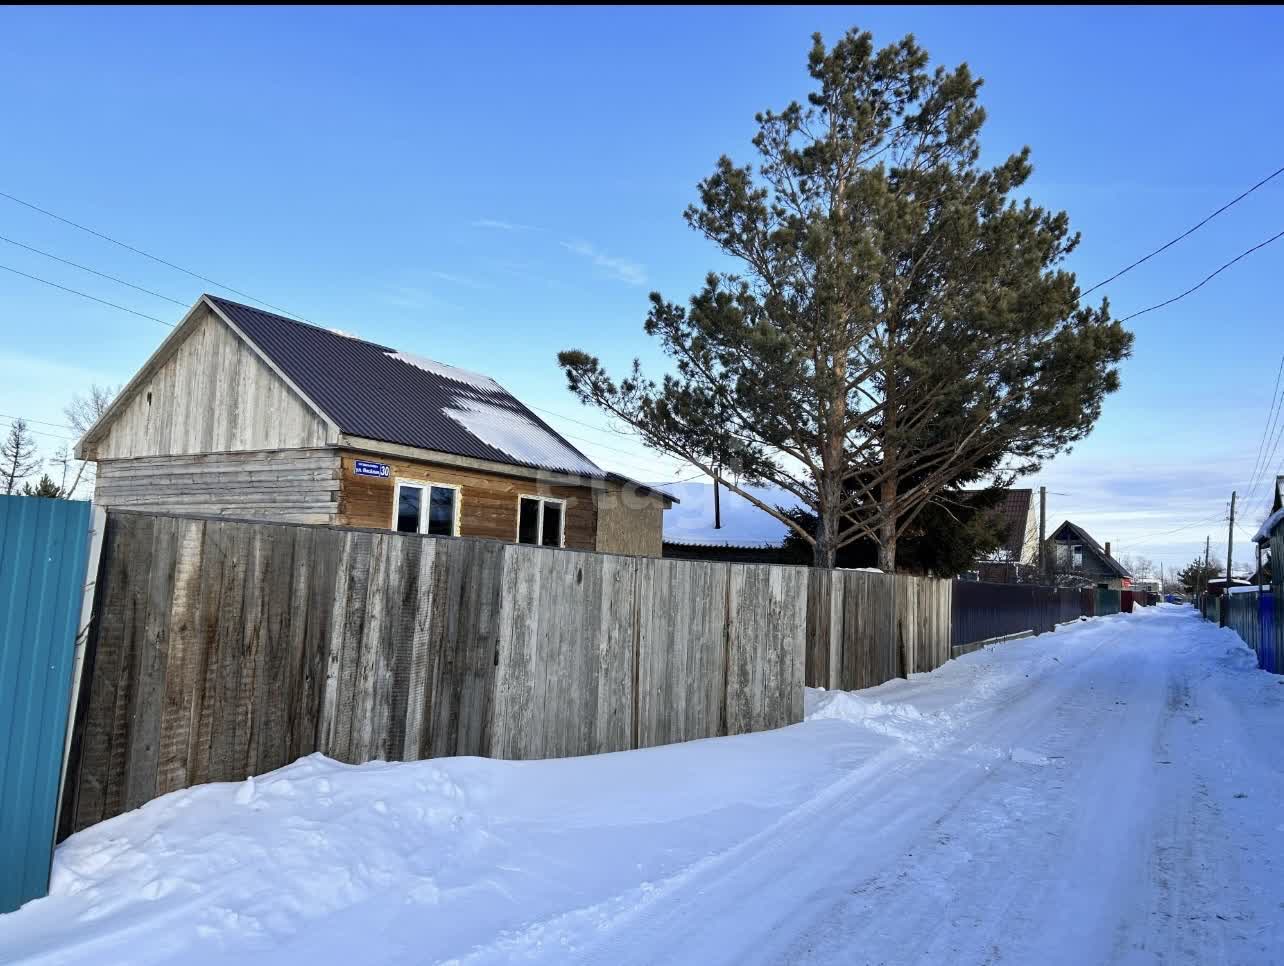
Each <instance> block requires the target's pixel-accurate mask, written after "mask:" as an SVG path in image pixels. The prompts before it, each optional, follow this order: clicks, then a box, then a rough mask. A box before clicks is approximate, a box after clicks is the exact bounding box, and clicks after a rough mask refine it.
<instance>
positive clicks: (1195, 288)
mask: <svg viewBox="0 0 1284 966" xmlns="http://www.w3.org/2000/svg"><path fill="white" fill-rule="evenodd" d="M1280 238H1284V231H1282V232H1280V233H1279V234H1277V235H1272V236H1271V237H1270V238H1268V239H1266V241H1264V242H1260V243H1259V244H1256V245H1254V246H1253V247H1252V248H1250V249H1249V250H1248V251H1246V252H1240V254H1238V255H1236V256H1235V257H1234V258H1232V259H1231V260H1230V261H1229V262H1227V263H1226V264H1225V265H1223V266H1222V267H1221V268H1219V269H1217V271H1215V272H1213V273H1212V274H1211V275H1209V276H1208V277H1207V278H1205V279H1204V280H1203V281H1201V282H1200V283H1199V284H1198V285H1193V286H1191V287H1190V288H1188V289H1186V291H1184V292H1182V293H1181V294H1180V295H1174V296H1173V297H1172V298H1170V299H1168V300H1167V301H1166V302H1160V303H1159V304H1158V305H1152V306H1150V307H1149V308H1146V309H1142V310H1141V311H1140V312H1134V313H1132V315H1128V316H1125V317H1124V318H1122V319H1119V320H1118V321H1119V322H1121V323H1123V322H1128V321H1130V320H1132V319H1135V318H1137V316H1139V315H1145V314H1146V313H1147V312H1153V311H1155V310H1156V309H1162V308H1163V307H1164V306H1167V305H1172V304H1173V303H1174V302H1179V301H1181V300H1182V299H1184V298H1185V297H1186V296H1187V295H1190V294H1191V293H1192V292H1197V291H1199V290H1200V289H1201V288H1203V287H1204V286H1205V285H1207V284H1208V283H1209V282H1211V281H1212V280H1213V279H1215V278H1216V277H1217V276H1218V275H1220V274H1221V273H1222V272H1224V271H1226V269H1228V268H1230V267H1231V266H1232V265H1234V264H1235V263H1236V262H1238V261H1239V260H1240V259H1241V258H1244V257H1246V256H1248V255H1251V254H1253V252H1255V251H1257V250H1258V249H1259V248H1265V247H1266V246H1267V245H1269V244H1270V243H1271V242H1273V241H1277V240H1278V239H1280Z"/></svg>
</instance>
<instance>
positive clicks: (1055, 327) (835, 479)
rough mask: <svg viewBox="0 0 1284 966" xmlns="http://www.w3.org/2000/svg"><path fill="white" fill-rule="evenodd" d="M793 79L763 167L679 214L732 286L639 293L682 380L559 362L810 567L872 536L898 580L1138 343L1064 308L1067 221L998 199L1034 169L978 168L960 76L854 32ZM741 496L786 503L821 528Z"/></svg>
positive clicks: (976, 120)
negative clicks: (930, 521)
mask: <svg viewBox="0 0 1284 966" xmlns="http://www.w3.org/2000/svg"><path fill="white" fill-rule="evenodd" d="M808 67H809V71H810V74H811V77H812V80H813V81H814V89H813V90H812V92H811V93H810V94H809V95H808V97H807V100H806V103H805V104H799V103H797V102H794V103H791V104H789V106H787V107H786V108H785V109H784V110H783V111H781V112H779V113H776V112H773V111H765V112H763V113H762V114H759V115H758V118H757V122H758V133H757V135H756V136H755V138H754V141H753V143H754V147H755V148H756V149H757V151H758V154H759V163H758V165H757V168H756V169H755V168H754V167H752V166H743V167H741V166H737V165H735V164H734V163H733V162H732V161H731V160H730V159H729V158H727V157H723V158H722V159H721V160H719V162H718V164H717V168H716V169H715V171H714V173H713V174H712V175H710V176H709V177H708V178H706V179H705V180H704V181H703V182H701V184H700V189H699V190H700V200H699V204H698V205H693V206H691V207H689V208H688V209H687V211H686V220H687V222H688V223H689V224H690V225H691V227H693V228H694V229H695V230H696V231H698V232H700V233H701V234H703V235H704V236H705V237H706V238H708V239H709V240H710V241H712V242H713V243H714V245H715V246H717V247H718V248H719V249H720V250H721V252H722V253H723V254H724V255H726V256H728V257H729V258H730V259H731V260H732V261H734V262H736V263H738V265H739V266H740V268H741V271H740V272H739V273H738V274H735V273H725V274H710V275H709V276H708V278H707V279H706V281H705V285H704V288H703V289H702V290H701V291H700V292H698V293H697V294H695V295H694V296H692V297H691V299H690V302H689V305H687V306H685V307H684V306H682V305H680V304H676V303H673V302H669V301H666V300H665V299H664V298H662V297H661V295H660V294H659V293H658V292H657V293H652V295H651V309H650V313H649V315H648V317H647V319H646V323H645V326H644V329H645V331H646V333H647V334H648V335H650V336H653V337H658V338H659V339H660V341H661V344H662V347H663V349H664V351H665V352H666V353H667V354H668V355H669V356H670V357H671V358H672V359H673V360H674V363H675V368H676V373H675V374H671V375H666V376H665V377H664V379H663V380H662V381H661V382H659V383H657V382H655V381H653V380H651V379H648V378H646V377H645V376H644V374H643V372H642V370H641V366H640V364H639V363H638V362H637V361H636V360H635V361H634V363H633V368H632V371H631V372H630V373H629V374H628V375H627V376H626V377H625V378H624V379H622V380H620V381H618V382H617V381H615V380H614V379H612V378H611V377H610V376H609V375H608V374H607V372H606V371H605V370H604V369H603V367H602V365H601V364H600V362H599V360H598V359H597V358H595V357H594V356H592V355H590V354H588V353H586V352H583V351H581V350H578V349H568V350H566V351H564V352H562V353H560V354H559V356H558V362H559V364H560V365H561V367H562V369H563V371H564V373H565V374H566V377H567V382H568V386H569V388H570V390H571V392H572V393H574V394H575V395H576V396H577V397H578V398H579V399H580V400H581V401H582V402H584V403H586V404H591V405H595V406H598V407H599V408H601V409H603V410H605V411H606V412H608V413H610V414H611V415H614V416H616V417H618V418H620V419H621V420H623V421H624V422H626V423H628V424H629V425H631V426H632V427H633V428H634V429H635V430H636V431H637V432H638V434H639V436H640V437H641V439H642V440H643V442H644V443H646V444H647V445H648V446H650V447H652V448H654V449H656V450H659V451H661V452H664V453H667V454H669V455H672V456H674V457H677V458H679V459H681V460H684V461H687V462H689V463H691V464H693V465H694V466H696V467H698V468H700V469H701V470H702V471H703V472H705V473H707V474H708V475H710V476H712V477H714V478H715V479H717V480H721V482H722V483H723V484H724V485H726V486H727V487H728V489H731V490H733V491H735V492H737V493H739V494H740V495H741V496H743V497H744V498H745V499H746V500H748V501H749V502H750V503H752V504H754V505H755V506H757V507H758V508H759V509H761V510H763V511H764V512H766V513H769V514H771V515H772V516H774V517H776V518H777V519H779V520H780V521H781V522H783V523H784V524H786V526H788V527H789V528H790V529H791V530H792V531H793V532H794V533H795V534H796V535H797V536H798V538H799V539H800V540H802V541H803V542H804V543H806V544H807V545H809V546H811V547H812V550H813V561H814V563H815V564H816V565H818V566H825V567H831V566H833V565H834V560H835V555H836V554H837V552H838V551H839V550H841V549H842V548H843V547H846V546H849V545H851V544H853V543H856V542H858V541H872V542H873V544H874V545H875V546H876V547H877V550H878V566H879V567H880V568H882V569H883V570H885V571H888V572H891V571H893V570H895V564H896V552H897V544H898V541H899V540H900V538H901V537H902V536H905V535H906V534H908V533H910V532H912V531H913V530H914V528H915V527H916V526H917V525H918V519H919V517H920V515H921V514H923V513H924V512H926V511H927V508H928V507H930V506H932V505H933V504H934V501H935V500H936V497H937V496H938V494H940V493H942V492H943V491H944V490H946V489H947V488H948V487H949V486H950V485H951V482H952V481H953V480H956V479H959V478H961V477H966V476H968V475H969V474H972V473H976V472H977V471H979V470H983V469H986V468H991V469H993V470H994V471H995V472H996V473H997V472H998V471H999V470H1000V468H1001V469H1002V470H1004V471H1005V472H1004V473H1000V474H999V475H1000V476H1003V477H1006V478H1005V479H1001V480H998V482H1008V481H1009V480H1010V478H1011V476H1012V475H1015V474H1020V473H1028V472H1032V471H1033V470H1034V469H1036V468H1037V467H1038V466H1039V465H1040V464H1041V463H1042V462H1043V461H1044V460H1046V459H1047V458H1049V457H1050V456H1052V455H1053V454H1055V453H1057V452H1060V451H1062V450H1065V449H1066V448H1067V447H1069V446H1070V445H1071V444H1072V443H1074V442H1075V441H1077V440H1079V439H1082V438H1083V437H1084V436H1086V435H1087V433H1088V432H1089V431H1090V430H1091V428H1092V426H1093V424H1094V423H1095V422H1096V420H1097V417H1098V416H1099V415H1100V413H1101V404H1102V399H1103V398H1104V396H1105V395H1106V394H1107V393H1110V392H1113V391H1114V390H1115V389H1116V388H1118V385H1119V377H1118V372H1117V364H1118V363H1119V362H1120V360H1122V359H1123V358H1124V357H1125V356H1127V355H1128V353H1129V351H1130V348H1131V344H1132V336H1131V335H1129V334H1128V333H1127V332H1125V331H1124V330H1123V328H1122V327H1121V326H1120V325H1119V324H1118V323H1117V322H1115V321H1113V320H1112V319H1111V317H1110V312H1109V308H1108V306H1107V304H1106V303H1105V301H1104V300H1103V301H1102V302H1101V304H1100V305H1099V306H1097V307H1093V306H1090V305H1080V304H1079V299H1080V292H1079V288H1078V285H1077V283H1076V280H1075V276H1074V275H1073V274H1072V273H1070V272H1068V271H1065V270H1064V268H1063V267H1062V266H1063V262H1064V260H1065V258H1066V256H1067V255H1069V254H1070V252H1072V251H1073V250H1074V248H1075V247H1076V246H1077V244H1078V241H1079V239H1078V236H1077V235H1075V234H1072V233H1071V231H1070V226H1069V219H1068V217H1067V216H1066V214H1065V213H1064V212H1058V213H1054V212H1049V211H1045V210H1044V209H1042V208H1039V207H1036V206H1035V205H1034V204H1033V203H1032V202H1030V201H1029V200H1028V199H1026V200H1024V201H1021V200H1018V199H1017V198H1016V197H1014V192H1016V191H1017V189H1019V188H1020V187H1021V186H1022V185H1023V184H1024V183H1025V182H1026V181H1027V180H1028V178H1029V177H1030V174H1031V171H1032V167H1031V164H1030V157H1029V150H1028V149H1022V150H1021V151H1019V152H1018V153H1016V154H1013V155H1011V156H1009V157H1008V158H1007V159H1006V160H1003V161H1001V162H1000V163H999V164H998V165H997V166H995V167H993V168H984V167H982V166H981V165H980V164H979V163H978V159H979V157H980V151H981V148H980V141H979V132H980V129H981V126H982V124H983V122H984V120H985V111H984V110H983V109H982V107H981V106H980V103H979V99H978V94H979V90H980V86H981V82H980V80H979V79H977V78H975V77H973V76H972V74H971V72H970V71H969V69H968V67H967V65H966V64H963V65H960V66H958V67H956V68H955V69H953V70H946V69H945V68H942V67H938V68H936V69H935V70H931V69H930V68H929V66H928V55H927V53H926V52H925V51H924V50H922V49H921V48H920V47H919V46H918V45H917V44H916V43H915V41H914V38H913V37H906V38H904V39H903V40H901V41H899V42H898V43H895V44H892V45H890V46H888V47H885V48H883V49H882V50H877V51H876V50H875V49H874V45H873V38H872V37H871V36H870V34H868V33H862V32H859V31H856V30H852V31H850V32H848V33H847V34H846V35H845V36H844V37H843V38H842V39H840V40H839V41H838V43H837V44H835V45H834V46H833V47H832V48H829V49H827V48H826V47H825V45H824V43H823V42H822V40H821V38H820V36H819V35H816V37H815V38H814V43H813V46H812V49H811V54H810V58H809V62H808ZM742 484H766V485H774V486H777V487H779V488H781V489H783V490H785V491H787V492H788V493H790V494H791V495H792V496H793V497H794V498H796V499H797V501H798V502H799V503H800V504H801V505H802V506H804V507H805V508H807V509H808V510H809V511H810V512H811V513H812V514H814V516H815V517H816V525H815V527H814V528H809V527H808V526H807V525H805V524H804V523H802V522H800V521H797V520H794V519H792V518H791V517H790V516H789V515H788V514H786V513H784V512H782V511H781V510H780V509H779V508H777V507H773V506H771V505H769V504H768V503H767V502H766V501H763V500H760V499H758V498H757V497H756V496H754V494H753V493H752V492H750V491H749V490H748V489H746V488H745V487H744V486H742ZM938 505H939V504H938Z"/></svg>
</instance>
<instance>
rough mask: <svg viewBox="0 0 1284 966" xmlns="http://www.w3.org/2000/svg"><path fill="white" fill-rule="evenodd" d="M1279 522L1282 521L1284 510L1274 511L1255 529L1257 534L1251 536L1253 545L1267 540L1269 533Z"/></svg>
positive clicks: (1269, 536)
mask: <svg viewBox="0 0 1284 966" xmlns="http://www.w3.org/2000/svg"><path fill="white" fill-rule="evenodd" d="M1281 520H1284V509H1281V510H1276V511H1275V512H1274V513H1272V514H1271V515H1270V516H1269V517H1267V518H1266V522H1265V523H1263V524H1262V525H1261V526H1260V527H1258V528H1257V533H1255V534H1253V543H1262V542H1264V541H1266V540H1269V539H1270V538H1271V531H1272V530H1274V529H1275V528H1276V526H1278V525H1279V522H1280V521H1281Z"/></svg>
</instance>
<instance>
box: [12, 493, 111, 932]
mask: <svg viewBox="0 0 1284 966" xmlns="http://www.w3.org/2000/svg"><path fill="white" fill-rule="evenodd" d="M89 520H90V505H89V504H88V503H85V502H82V501H78V500H76V501H73V500H46V499H41V498H37V497H26V496H0V913H4V912H10V911H12V910H14V909H16V908H18V907H19V906H20V905H22V904H23V903H24V902H26V901H28V900H30V899H35V898H37V897H39V896H43V895H45V894H46V892H47V891H48V888H49V867H50V861H51V859H52V857H53V842H54V821H55V815H54V812H55V810H56V808H57V802H58V781H59V778H60V776H61V771H62V755H63V742H64V741H65V739H66V730H67V711H68V706H69V704H70V701H71V669H72V658H73V655H74V653H75V643H76V630H77V626H76V625H77V624H78V622H79V619H80V609H81V604H82V602H83V593H84V586H85V563H86V559H87V557H88V553H89Z"/></svg>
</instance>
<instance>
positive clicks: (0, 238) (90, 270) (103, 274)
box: [0, 235, 188, 308]
mask: <svg viewBox="0 0 1284 966" xmlns="http://www.w3.org/2000/svg"><path fill="white" fill-rule="evenodd" d="M0 241H4V242H8V243H9V244H10V245H17V246H18V247H19V248H25V249H26V250H27V251H29V252H35V253H36V254H37V255H43V256H44V257H45V258H52V259H53V260H54V261H55V262H62V263H63V264H64V265H70V266H71V267H72V268H78V269H80V270H81V271H82V272H88V273H89V274H90V275H97V276H98V277H99V278H105V279H108V280H110V281H113V282H116V283H118V284H120V285H126V286H128V287H129V288H132V289H135V290H136V291H139V292H144V293H146V294H147V295H151V296H154V297H155V298H158V299H164V300H165V301H166V302H173V303H174V304H175V305H178V306H181V307H182V308H187V306H188V303H187V302H180V301H179V300H178V299H172V298H170V297H169V296H168V295H161V293H160V292H153V291H152V290H151V289H149V288H143V287H142V286H141V285H135V284H134V283H133V282H127V281H125V280H124V279H123V278H117V277H116V276H115V275H108V274H107V273H106V272H100V271H98V270H97V269H94V268H90V267H89V266H88V265H78V264H76V263H75V262H72V261H68V260H67V259H65V258H60V257H59V256H57V255H54V254H53V253H52V252H46V251H41V250H40V249H39V248H32V247H31V246H30V245H24V244H23V243H22V242H20V241H14V240H13V239H12V238H6V237H5V236H4V235H0Z"/></svg>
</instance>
